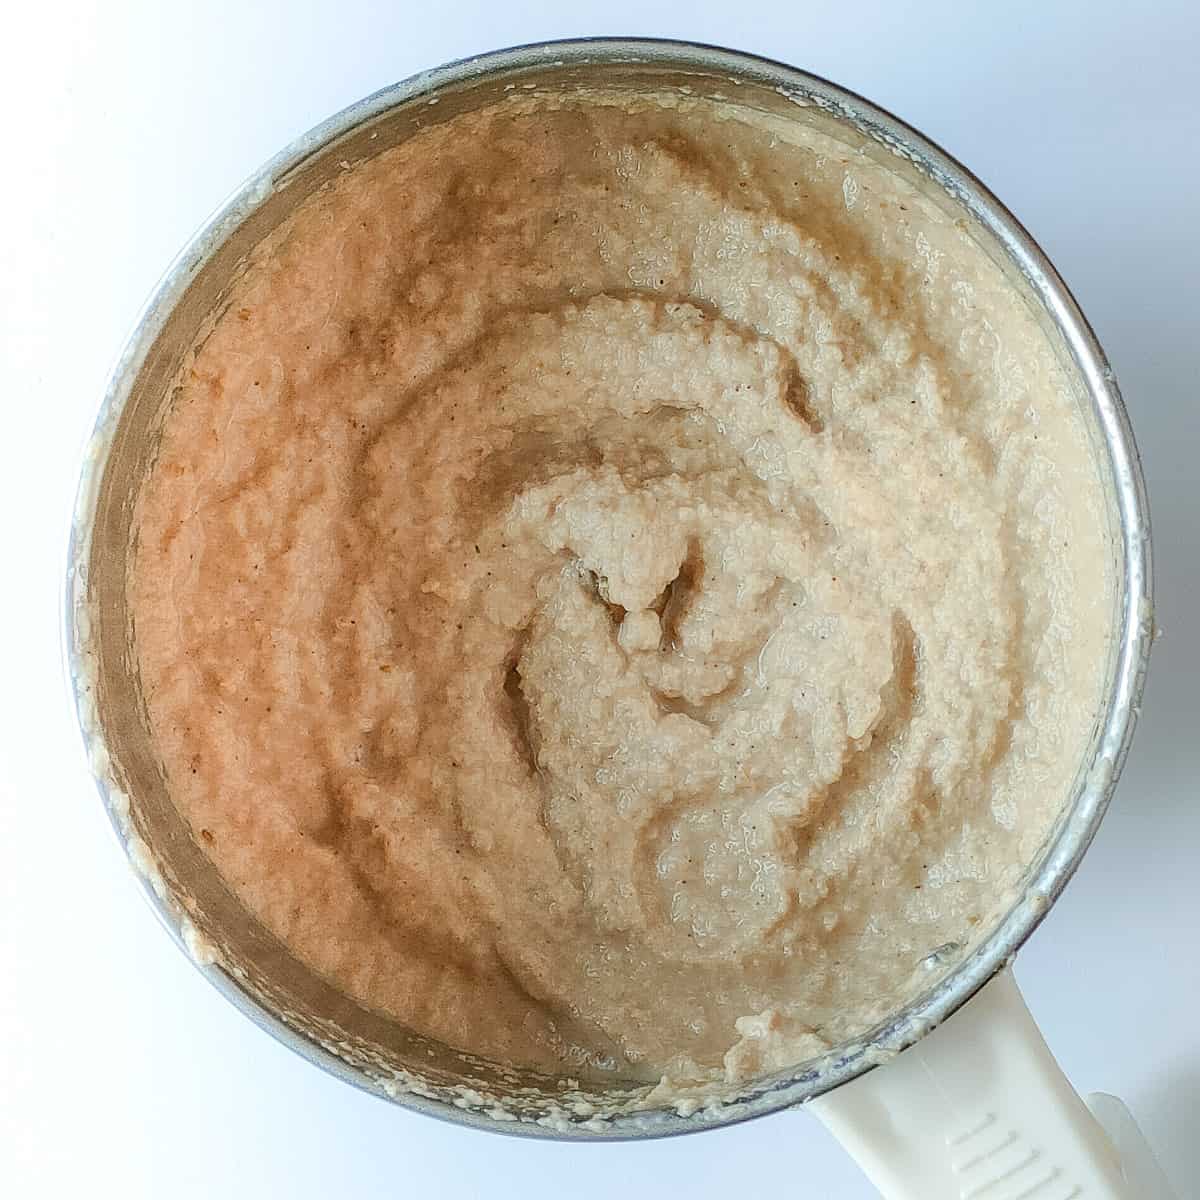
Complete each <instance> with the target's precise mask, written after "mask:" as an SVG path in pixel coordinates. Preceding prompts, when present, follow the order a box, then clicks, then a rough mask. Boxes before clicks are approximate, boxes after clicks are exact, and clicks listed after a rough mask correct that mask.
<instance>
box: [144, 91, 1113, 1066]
mask: <svg viewBox="0 0 1200 1200" xmlns="http://www.w3.org/2000/svg"><path fill="white" fill-rule="evenodd" d="M611 99H612V98H605V97H592V98H591V99H590V100H589V101H587V102H585V101H583V100H580V101H578V102H566V103H562V102H553V103H552V102H542V101H539V100H538V99H537V98H533V99H526V100H524V101H522V102H520V103H517V102H514V103H512V104H509V105H502V106H499V107H497V108H495V109H492V110H490V111H486V112H483V113H480V114H475V115H472V116H467V117H460V118H458V119H456V120H454V121H452V122H450V123H449V124H445V125H442V126H440V127H437V128H432V129H429V130H426V131H425V132H423V133H422V134H421V135H419V136H417V137H415V138H413V139H412V140H411V141H409V142H408V143H406V144H404V145H402V146H400V147H398V148H396V149H393V150H390V151H388V152H386V153H384V154H382V155H380V156H379V157H377V158H376V159H374V160H373V161H370V162H367V163H364V164H361V165H358V166H356V167H355V168H354V169H352V170H350V171H348V172H347V173H346V174H344V176H343V177H342V178H341V179H340V180H339V181H338V182H337V183H336V185H335V186H332V187H329V188H327V189H326V190H324V191H322V192H321V193H319V194H317V195H316V196H315V197H313V198H312V199H310V200H309V201H308V202H306V203H305V204H304V205H303V207H302V208H301V209H300V210H299V211H298V212H297V213H296V214H295V215H294V217H293V218H292V219H290V220H289V221H288V222H287V224H286V226H285V227H284V228H283V229H282V230H280V231H278V233H277V234H276V235H275V236H273V237H272V239H271V240H270V241H269V243H267V244H266V245H265V246H264V247H263V248H262V249H261V250H260V252H259V253H258V254H257V255H256V256H255V259H254V261H253V262H252V263H251V264H250V267H249V269H248V271H247V272H246V274H245V276H244V278H243V279H242V280H241V282H240V283H239V284H238V285H237V287H236V289H235V293H234V294H233V295H232V297H231V298H230V303H229V307H228V308H227V309H226V310H225V311H224V313H223V315H221V316H220V317H219V318H218V319H217V320H216V322H215V326H214V328H213V329H212V332H211V335H210V336H209V337H208V338H207V340H206V341H205V342H204V343H203V345H202V346H200V347H199V349H198V350H197V352H196V354H195V356H194V360H193V361H192V362H191V363H190V366H189V368H188V369H187V370H186V371H185V374H184V376H183V377H182V378H181V380H180V384H179V387H178V389H177V391H176V393H175V395H174V397H173V399H172V401H171V403H170V405H169V409H168V411H167V412H166V415H165V421H164V426H163V432H162V444H161V451H160V453H159V455H158V459H157V464H156V466H155V467H154V469H153V472H152V474H151V475H150V477H149V479H148V480H147V482H146V484H145V487H144V490H143V492H142V495H141V499H140V503H139V510H138V552H137V556H136V561H135V565H134V568H133V570H132V573H131V579H130V588H131V595H132V600H133V605H134V611H135V625H136V649H137V659H138V664H139V669H140V672H141V678H142V682H143V685H144V689H145V695H146V701H147V705H148V711H149V714H150V719H151V721H152V725H153V730H154V733H155V735H156V738H157V744H158V746H159V748H160V751H161V757H162V763H163V768H164V770H165V773H166V777H167V780H168V782H169V786H170V788H171V790H172V792H173V795H174V797H175V799H176V801H177V803H178V805H179V807H180V809H181V810H182V812H183V813H184V814H185V815H186V817H187V819H188V820H189V822H190V823H191V826H192V828H193V830H194V831H195V836H196V837H197V839H198V840H199V842H200V844H201V845H202V846H203V847H204V849H205V850H206V852H207V853H208V854H209V855H210V856H211V858H212V860H213V861H214V863H215V864H216V865H217V867H218V868H219V870H220V871H221V873H222V874H223V876H224V877H225V879H226V880H227V881H228V882H229V884H230V886H231V887H232V888H233V889H234V890H235V891H236V892H237V894H238V895H239V896H240V897H241V899H242V900H243V901H244V903H245V905H246V906H247V907H248V908H249V909H250V910H251V911H252V912H253V913H254V914H256V915H257V917H258V918H259V919H260V920H261V921H262V922H263V923H264V924H265V925H266V926H267V927H268V928H269V929H270V930H272V931H273V932H274V933H275V934H276V935H277V936H278V937H279V938H280V939H282V940H283V941H284V942H285V943H286V944H287V945H288V946H289V947H290V948H291V949H292V951H294V953H295V954H296V955H298V956H299V957H300V958H302V959H303V960H305V961H306V962H308V963H309V964H311V965H312V966H313V967H314V968H315V969H316V970H318V971H319V972H321V973H323V974H324V975H325V976H327V977H328V978H329V979H331V980H333V981H334V982H336V983H337V984H338V985H339V986H340V987H342V988H344V989H345V991H347V992H348V993H349V994H350V995H352V996H353V997H355V998H356V999H358V1000H359V1001H361V1002H362V1003H363V1004H365V1005H368V1006H370V1007H372V1008H375V1009H377V1010H381V1011H383V1012H385V1013H388V1014H391V1015H393V1016H395V1017H396V1018H398V1019H399V1020H401V1021H403V1022H405V1023H406V1024H408V1025H409V1026H412V1027H414V1028H416V1029H418V1030H420V1031H422V1032H423V1033H426V1034H429V1035H432V1036H433V1037H436V1038H439V1039H443V1040H445V1041H446V1042H448V1043H450V1044H452V1045H454V1046H456V1047H459V1048H463V1049H466V1050H470V1051H474V1052H476V1053H479V1054H482V1055H487V1056H491V1057H493V1058H496V1059H500V1060H504V1061H506V1062H510V1063H517V1064H528V1065H533V1066H536V1067H542V1068H545V1069H548V1070H568V1071H571V1072H579V1071H581V1070H583V1071H586V1070H588V1069H589V1068H594V1069H596V1070H600V1071H614V1072H617V1073H619V1074H620V1075H622V1076H623V1077H633V1078H646V1079H657V1078H658V1077H659V1076H661V1075H663V1074H664V1073H665V1074H667V1075H668V1076H669V1077H670V1078H671V1079H675V1080H679V1081H686V1080H689V1079H700V1078H711V1077H721V1076H722V1075H724V1076H726V1077H728V1078H730V1079H740V1078H743V1077H746V1076H750V1075H753V1074H756V1073H759V1072H761V1071H763V1070H769V1069H775V1068H779V1067H783V1066H787V1065H789V1064H791V1063H794V1062H796V1061H798V1060H801V1059H803V1058H805V1057H807V1056H809V1055H811V1054H813V1053H816V1052H818V1051H819V1050H821V1049H822V1048H824V1047H826V1046H828V1045H830V1044H833V1043H836V1042H837V1041H839V1040H841V1039H843V1038H845V1037H846V1036H848V1035H850V1034H854V1033H858V1032H861V1031H862V1030H864V1029H865V1028H866V1027H868V1026H869V1025H870V1024H871V1023H872V1022H873V1021H874V1020H876V1019H877V1018H878V1017H879V1016H881V1015H882V1014H885V1013H886V1012H888V1011H889V1010H891V1009H893V1008H894V1007H895V1006H896V1005H897V1004H898V1003H899V1002H900V1001H901V1000H903V999H905V998H906V997H907V996H908V995H910V994H911V992H912V990H913V988H915V987H917V986H919V985H920V982H921V980H922V978H925V979H926V980H927V979H928V978H929V977H928V975H925V976H924V977H923V976H922V973H921V968H920V964H921V962H922V960H923V959H924V958H925V957H926V956H927V955H929V954H930V953H931V951H933V950H935V949H936V948H938V947H942V946H945V945H946V944H948V943H953V944H956V945H959V946H965V945H969V944H970V943H972V942H973V941H975V940H977V939H978V937H979V936H981V935H982V934H983V933H984V932H986V930H987V928H988V926H989V923H990V921H991V920H992V919H993V918H994V916H995V915H996V912H997V907H998V906H999V905H1001V904H1002V903H1003V902H1004V901H1005V899H1006V898H1007V897H1008V896H1009V895H1010V894H1011V889H1012V887H1013V885H1014V883H1015V882H1016V881H1017V879H1018V878H1019V876H1020V874H1021V871H1022V870H1023V868H1024V865H1025V864H1026V863H1027V862H1028V861H1029V860H1030V858H1031V856H1032V855H1033V854H1034V853H1035V852H1036V850H1037V848H1038V846H1039V845H1040V844H1041V843H1042V841H1043V839H1044V837H1045V835H1046V833H1047V831H1048V830H1049V828H1050V827H1051V825H1052V822H1053V820H1054V817H1055V815H1056V813H1057V812H1058V810H1059V808H1060V806H1061V804H1062V801H1063V798H1064V795H1065V793H1066V790H1067V788H1068V787H1069V784H1070V782H1071V779H1072V776H1073V773H1074V771H1075V767H1076V764H1077V762H1078V760H1079V757H1080V755H1081V753H1082V750H1083V747H1084V745H1085V742H1086V739H1087V737H1088V735H1089V732H1090V729H1091V725H1092V718H1093V712H1094V709H1095V704H1096V695H1097V688H1098V686H1099V676H1100V670H1101V664H1102V661H1103V657H1104V645H1105V641H1104V639H1105V637H1106V634H1107V614H1108V599H1107V591H1106V584H1105V579H1104V570H1103V563H1104V557H1103V554H1102V545H1103V542H1102V538H1101V528H1100V527H1101V524H1102V517H1101V514H1102V512H1103V505H1102V504H1101V502H1100V499H1099V495H1100V493H1099V485H1098V482H1097V479H1096V476H1095V471H1094V468H1093V466H1092V465H1091V457H1090V454H1089V451H1088V442H1087V438H1086V435H1085V431H1084V428H1083V426H1082V423H1081V422H1080V420H1079V418H1078V416H1077V415H1076V411H1075V404H1074V401H1073V399H1072V397H1071V395H1070V394H1069V391H1068V389H1067V388H1066V385H1065V384H1064V382H1063V379H1062V378H1061V376H1060V373H1059V370H1058V368H1057V367H1056V364H1055V359H1054V356H1053V354H1052V353H1051V351H1050V348H1049V347H1048V345H1047V343H1046V342H1045V340H1044V339H1043V336H1042V335H1041V333H1040V332H1039V329H1038V327H1037V326H1036V324H1035V323H1034V321H1033V319H1032V317H1031V316H1030V314H1029V312H1028V311H1027V309H1026V307H1025V306H1024V305H1023V303H1022V302H1021V301H1020V300H1019V299H1018V298H1017V297H1016V296H1015V294H1014V293H1013V292H1012V291H1011V290H1010V288H1009V287H1008V286H1007V285H1006V283H1005V282H1004V280H1003V278H1002V277H1001V276H1000V274H999V272H998V271H997V270H996V268H995V267H994V266H993V265H992V263H991V262H990V260H989V259H987V258H986V257H985V255H984V254H983V253H982V252H981V251H980V250H979V249H978V247H977V245H976V244H975V243H974V242H973V241H972V240H971V239H970V237H969V236H968V235H967V233H966V232H965V231H964V229H963V228H962V227H961V223H955V222H954V221H952V220H951V219H949V218H947V217H945V216H943V215H942V214H941V213H940V212H939V211H938V210H936V209H935V208H933V207H932V206H931V205H930V204H929V203H928V202H926V201H924V200H922V199H921V198H920V197H919V196H918V195H917V194H916V193H915V192H914V191H913V190H912V189H911V188H910V187H908V186H907V185H906V184H904V183H903V182H901V180H900V179H898V178H897V177H896V176H894V175H893V174H892V173H891V172H890V171H889V170H887V169H886V168H885V167H884V166H882V165H879V164H878V163H876V162H873V161H872V160H870V159H868V158H866V157H864V156H863V155H861V154H859V153H857V152H855V151H854V150H853V149H851V148H848V147H846V146H843V145H841V144H840V143H838V142H835V141H831V140H828V139H827V138H825V137H823V136H822V135H819V134H816V133H806V132H804V130H803V129H801V128H799V127H798V126H796V125H795V124H785V123H783V122H775V123H772V122H771V121H770V120H769V119H767V118H751V117H750V116H749V115H745V114H743V115H741V116H739V115H738V113H737V112H736V111H735V110H732V109H720V108H718V107H717V106H715V105H714V104H711V103H706V102H702V101H698V100H697V101H694V102H689V103H685V104H682V105H680V104H676V103H671V102H667V101H665V100H664V101H662V102H659V101H656V100H655V99H653V98H644V99H642V100H640V101H637V102H630V101H629V100H628V99H627V100H626V101H625V102H623V103H622V104H616V103H613V102H611ZM949 953H950V957H951V958H952V957H953V953H954V952H953V951H951V952H949Z"/></svg>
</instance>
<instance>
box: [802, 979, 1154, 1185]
mask: <svg viewBox="0 0 1200 1200" xmlns="http://www.w3.org/2000/svg"><path fill="white" fill-rule="evenodd" d="M1114 1105H1115V1107H1114ZM1106 1106H1107V1107H1106ZM1095 1107H1096V1110H1097V1113H1098V1114H1099V1115H1100V1117H1101V1119H1102V1120H1104V1121H1105V1124H1107V1125H1109V1127H1110V1129H1111V1130H1112V1132H1113V1133H1114V1134H1118V1132H1120V1135H1121V1136H1114V1137H1113V1138H1110V1136H1109V1134H1107V1133H1106V1132H1105V1130H1104V1128H1102V1126H1101V1125H1100V1123H1099V1122H1098V1121H1097V1119H1096V1117H1094V1116H1093V1115H1092V1113H1091V1112H1089V1111H1088V1108H1087V1106H1086V1105H1085V1104H1084V1102H1083V1101H1082V1100H1081V1099H1080V1098H1079V1096H1078V1095H1077V1094H1076V1093H1075V1091H1074V1089H1073V1088H1072V1087H1071V1085H1070V1083H1068V1081H1067V1078H1066V1076H1065V1075H1063V1073H1062V1071H1061V1070H1060V1069H1059V1066H1058V1063H1057V1062H1056V1061H1055V1060H1054V1056H1053V1055H1052V1054H1051V1053H1050V1051H1049V1049H1048V1048H1047V1046H1046V1043H1045V1041H1044V1040H1043V1038H1042V1035H1041V1033H1040V1032H1039V1031H1038V1027H1037V1025H1036V1024H1035V1022H1034V1020H1033V1018H1032V1017H1031V1016H1030V1014H1029V1009H1028V1008H1026V1006H1025V1001H1024V1000H1023V999H1022V998H1021V993H1020V992H1019V991H1018V990H1017V984H1016V980H1014V979H1013V976H1012V971H1011V970H1005V971H1002V972H1000V974H999V975H997V976H996V978H995V979H993V980H992V981H991V983H989V984H987V986H986V987H984V988H983V989H982V990H981V991H980V992H979V993H978V994H977V995H976V996H975V997H974V999H972V1000H971V1001H970V1003H969V1004H967V1005H965V1006H964V1007H963V1008H962V1009H960V1010H959V1011H958V1012H957V1013H955V1014H954V1016H952V1017H951V1018H950V1019H949V1020H947V1021H946V1023H945V1024H944V1025H941V1026H940V1027H939V1028H937V1029H935V1030H933V1032H932V1033H930V1034H929V1035H928V1036H926V1037H925V1038H922V1039H921V1041H919V1042H918V1043H917V1044H916V1045H915V1046H912V1047H910V1048H909V1049H908V1050H905V1051H904V1052H903V1053H902V1054H900V1055H899V1056H898V1057H897V1058H895V1059H894V1060H892V1061H891V1062H889V1063H886V1064H885V1065H883V1066H880V1067H877V1068H876V1069H875V1070H873V1071H870V1072H868V1073H867V1074H866V1075H863V1076H860V1077H859V1078H858V1079H855V1080H853V1081H852V1082H850V1083H847V1084H844V1085H843V1086H842V1087H839V1088H835V1089H834V1090H833V1091H832V1092H828V1093H827V1094H826V1095H824V1096H821V1097H819V1098H818V1099H816V1100H813V1101H811V1102H810V1103H809V1105H808V1108H809V1109H810V1111H812V1112H814V1113H815V1114H816V1115H817V1116H818V1117H819V1118H820V1119H821V1120H822V1121H823V1122H824V1123H825V1125H826V1126H827V1127H828V1128H829V1129H830V1131H831V1132H832V1133H833V1134H834V1136H835V1137H837V1139H838V1140H839V1141H840V1142H841V1143H842V1145H843V1146H845V1147H846V1149H847V1150H849V1152H850V1153H851V1154H852V1155H853V1156H854V1158H855V1159H856V1160H857V1161H858V1164H859V1166H861V1167H862V1168H863V1170H864V1171H865V1172H866V1174H867V1175H868V1177H869V1178H870V1179H871V1181H872V1182H873V1183H874V1184H875V1186H876V1187H877V1188H878V1189H879V1191H880V1192H881V1193H882V1195H883V1196H884V1198H885V1200H1075V1198H1078V1200H1171V1195H1170V1191H1169V1189H1168V1188H1167V1185H1166V1180H1165V1178H1164V1177H1163V1176H1162V1173H1161V1171H1160V1170H1159V1169H1158V1166H1157V1164H1156V1163H1155V1162H1154V1160H1153V1156H1152V1155H1151V1154H1150V1153H1149V1148H1148V1147H1147V1146H1146V1144H1145V1140H1144V1139H1143V1138H1141V1135H1140V1131H1138V1130H1137V1127H1136V1125H1134V1124H1133V1119H1132V1118H1131V1117H1130V1116H1129V1114H1128V1112H1127V1110H1125V1109H1124V1107H1123V1106H1122V1105H1120V1102H1119V1101H1115V1100H1114V1099H1113V1098H1111V1097H1099V1096H1098V1097H1096V1098H1095ZM1106 1113H1107V1116H1106V1115H1105V1114H1106ZM1116 1124H1119V1125H1120V1131H1118V1130H1117V1129H1116V1128H1115V1127H1114V1126H1115V1125H1116ZM1130 1130H1132V1132H1130ZM1123 1138H1124V1139H1125V1140H1126V1143H1127V1146H1128V1148H1129V1149H1127V1150H1126V1145H1122V1139H1123ZM1114 1143H1115V1145H1114ZM1117 1145H1121V1146H1122V1149H1123V1150H1126V1161H1122V1158H1121V1157H1120V1156H1119V1155H1118V1152H1117V1149H1116V1146H1117ZM1135 1147H1136V1151H1134V1148H1135Z"/></svg>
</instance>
